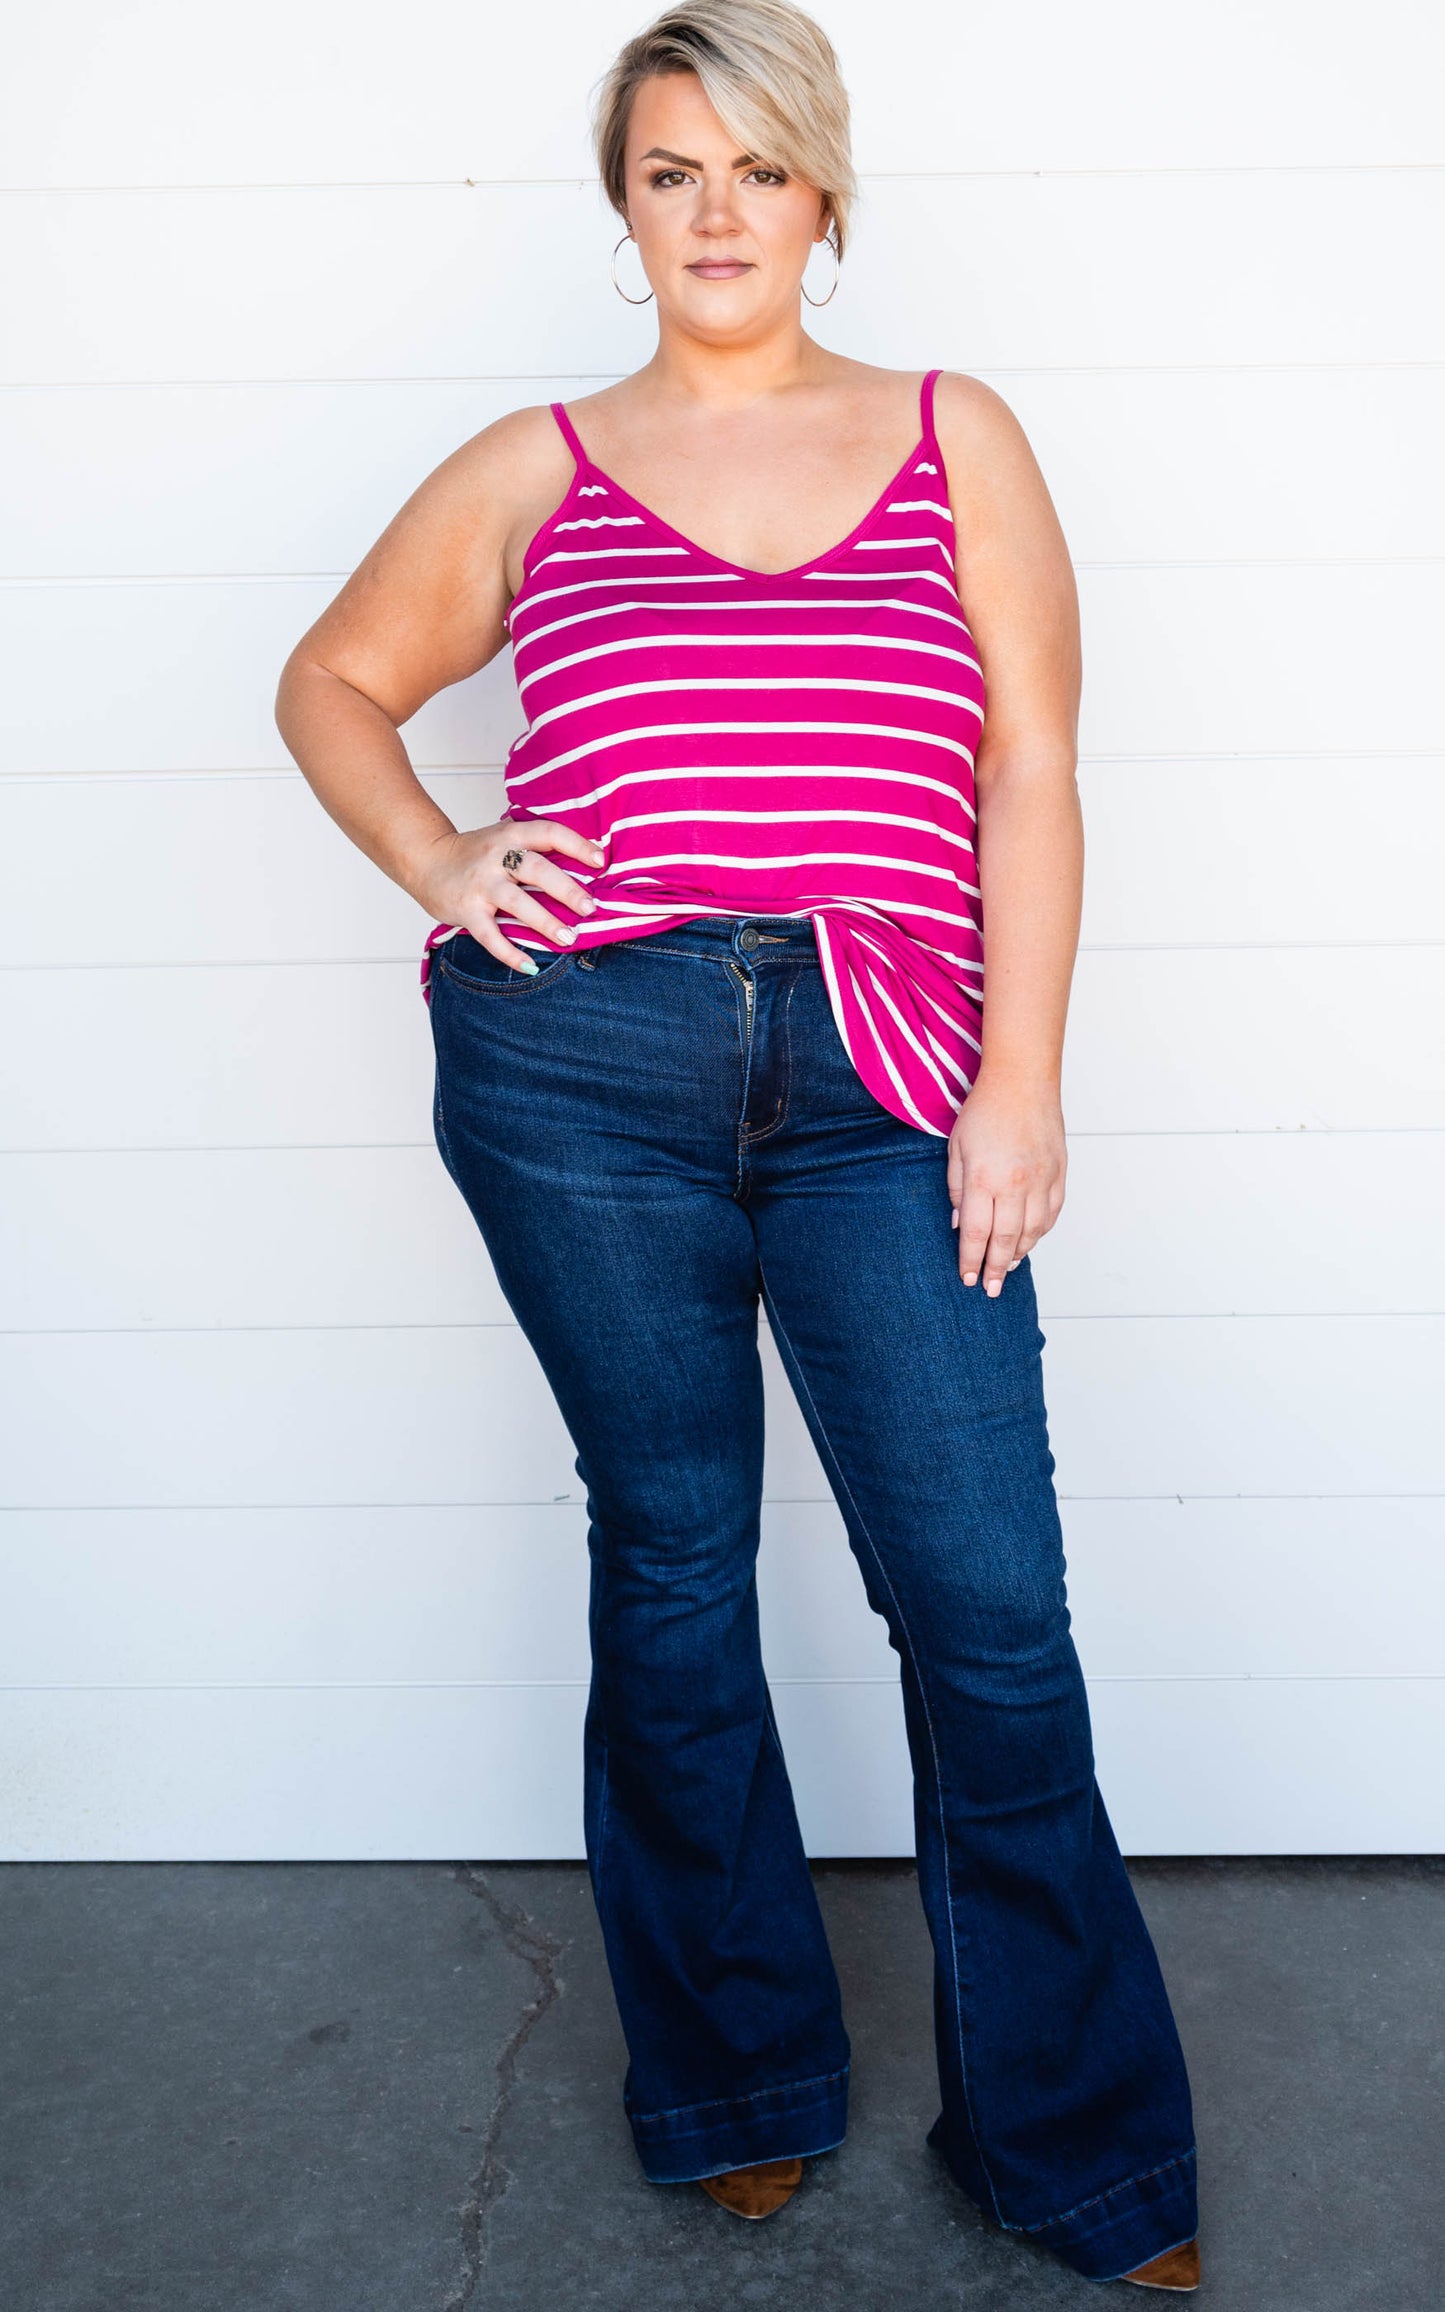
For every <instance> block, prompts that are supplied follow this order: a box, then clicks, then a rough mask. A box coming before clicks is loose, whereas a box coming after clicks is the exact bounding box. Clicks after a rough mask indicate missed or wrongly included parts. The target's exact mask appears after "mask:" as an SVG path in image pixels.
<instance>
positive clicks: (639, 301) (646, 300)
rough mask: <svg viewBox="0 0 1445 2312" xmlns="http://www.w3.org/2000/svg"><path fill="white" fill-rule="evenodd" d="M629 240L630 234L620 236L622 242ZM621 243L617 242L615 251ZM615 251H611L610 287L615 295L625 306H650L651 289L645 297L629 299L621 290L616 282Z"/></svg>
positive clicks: (620, 285) (619, 284) (622, 289)
mask: <svg viewBox="0 0 1445 2312" xmlns="http://www.w3.org/2000/svg"><path fill="white" fill-rule="evenodd" d="M631 239H632V235H631V233H624V234H623V236H622V241H630V240H631ZM622 241H619V242H618V244H617V249H620V248H621V247H622ZM617 249H614V250H613V252H612V286H613V288H614V289H615V290H616V291H617V294H618V296H619V297H620V298H621V299H622V300H623V303H624V304H627V305H650V304H651V302H652V298H653V294H654V293H653V291H652V290H651V289H649V290H648V292H647V295H646V296H645V297H629V296H628V294H627V291H626V290H625V289H624V288H623V286H622V283H621V282H620V281H619V280H618V278H617Z"/></svg>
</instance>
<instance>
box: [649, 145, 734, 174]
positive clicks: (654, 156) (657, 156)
mask: <svg viewBox="0 0 1445 2312" xmlns="http://www.w3.org/2000/svg"><path fill="white" fill-rule="evenodd" d="M639 157H640V158H641V159H642V160H645V161H675V162H676V163H677V165H678V167H679V168H681V169H700V168H701V167H702V166H703V164H702V162H701V161H690V160H689V159H688V157H687V155H686V153H669V152H664V151H663V148H662V146H661V145H653V146H651V147H650V148H649V150H648V151H647V152H645V153H643V154H641V155H640V156H639ZM757 157H758V156H757V154H756V153H739V154H738V157H737V159H736V160H735V161H734V162H733V167H734V168H735V169H745V168H749V167H751V165H752V163H753V162H754V161H755V160H756V159H757Z"/></svg>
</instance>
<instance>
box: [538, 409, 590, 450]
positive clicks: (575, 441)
mask: <svg viewBox="0 0 1445 2312" xmlns="http://www.w3.org/2000/svg"><path fill="white" fill-rule="evenodd" d="M548 407H549V408H550V410H551V412H552V415H553V417H554V418H555V419H556V420H557V423H558V425H559V426H560V427H561V428H562V435H563V439H564V440H565V441H566V443H567V445H568V447H569V448H570V450H571V452H572V455H573V457H574V458H575V459H576V460H577V463H578V465H579V466H587V465H590V464H591V462H592V461H591V459H590V458H589V457H588V455H587V452H586V451H585V450H584V449H583V447H582V443H581V441H580V439H579V438H578V433H577V428H576V426H575V425H574V424H573V423H572V420H571V418H570V417H569V416H568V415H567V412H566V410H565V409H564V408H563V407H562V404H561V402H560V401H554V402H550V403H549V404H548Z"/></svg>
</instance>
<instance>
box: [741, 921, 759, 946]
mask: <svg viewBox="0 0 1445 2312" xmlns="http://www.w3.org/2000/svg"><path fill="white" fill-rule="evenodd" d="M761 938H762V933H761V932H760V931H754V929H753V927H752V925H751V924H749V925H748V927H747V930H746V931H740V932H739V933H738V945H739V947H749V948H751V947H756V946H757V944H758V941H759V940H760V939H761Z"/></svg>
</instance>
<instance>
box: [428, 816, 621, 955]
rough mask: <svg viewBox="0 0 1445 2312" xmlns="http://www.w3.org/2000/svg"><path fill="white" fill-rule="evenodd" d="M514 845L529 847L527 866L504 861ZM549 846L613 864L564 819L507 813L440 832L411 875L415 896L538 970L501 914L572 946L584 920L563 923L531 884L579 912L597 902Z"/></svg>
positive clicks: (497, 951) (438, 916) (492, 948)
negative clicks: (502, 925)
mask: <svg viewBox="0 0 1445 2312" xmlns="http://www.w3.org/2000/svg"><path fill="white" fill-rule="evenodd" d="M513 849H516V850H519V851H521V853H522V864H521V866H520V867H517V868H507V867H504V866H503V865H502V857H503V854H504V853H505V852H507V851H510V850H513ZM549 851H565V852H566V853H568V855H569V856H570V857H571V858H573V859H580V860H581V861H582V862H583V863H584V865H586V866H589V867H603V866H605V865H606V863H607V854H606V852H605V851H604V850H603V848H602V846H601V844H600V843H594V842H593V841H592V839H591V837H590V836H588V835H580V834H579V833H578V832H577V830H576V828H575V827H566V826H564V825H563V824H562V821H561V820H560V819H499V820H498V821H497V823H496V825H495V826H492V827H474V828H470V829H468V830H466V831H465V832H463V831H461V830H459V829H456V828H453V829H451V830H450V832H449V833H447V834H445V835H439V836H438V837H437V839H436V841H435V843H434V844H433V845H432V846H431V848H430V850H429V851H428V853H427V855H426V858H425V860H424V862H423V864H422V866H421V868H420V870H419V871H418V873H417V875H416V876H415V877H412V878H408V883H409V888H410V891H411V895H412V897H413V899H415V900H416V902H417V904H418V905H419V906H421V907H424V908H425V909H426V910H427V913H428V914H429V915H431V916H432V917H433V918H434V919H435V920H436V921H437V922H438V923H453V924H457V925H459V926H460V928H461V929H462V930H463V931H467V932H470V934H471V936H472V938H473V939H475V940H476V942H477V944H478V946H480V947H485V948H486V949H487V950H488V952H489V953H490V954H492V955H495V956H496V957H497V958H498V959H499V961H500V962H502V963H506V964H510V965H511V967H512V969H513V970H514V971H535V970H536V968H537V966H536V963H535V960H534V959H533V957H532V956H531V955H529V954H528V953H527V951H526V949H525V948H520V947H517V946H515V945H514V944H513V942H512V941H511V940H510V939H508V938H507V936H506V934H505V932H503V931H501V930H499V929H498V926H497V916H498V914H505V915H512V916H515V917H516V918H517V920H518V922H519V923H530V924H531V925H532V927H533V929H534V930H537V931H540V932H542V933H543V934H544V935H545V937H547V938H548V939H555V940H558V941H559V942H560V943H561V945H562V946H563V947H570V946H571V944H572V941H573V940H574V939H575V938H576V936H577V926H576V925H575V924H569V923H563V922H561V921H559V919H558V918H557V917H556V916H555V915H554V914H553V913H552V911H551V909H550V908H548V907H545V906H543V904H542V902H541V901H540V900H539V899H534V898H533V897H532V896H531V891H529V890H528V889H527V888H526V886H528V885H530V886H532V888H533V889H535V890H538V891H545V892H547V893H549V894H550V896H551V897H552V898H553V899H558V900H561V901H562V903H563V904H564V905H565V906H567V907H570V908H571V909H572V911H573V913H574V914H576V915H579V916H581V915H590V914H591V913H592V910H593V908H594V907H595V906H596V901H595V900H594V899H592V898H590V897H589V895H588V893H587V892H586V891H585V890H584V888H583V886H582V885H581V884H580V883H579V882H578V881H577V879H576V877H575V876H572V875H569V874H568V873H567V872H566V870H565V869H564V868H562V867H558V866H554V865H553V863H552V861H551V860H550V859H549V858H548V857H547V856H546V854H547V853H548V852H549Z"/></svg>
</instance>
